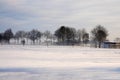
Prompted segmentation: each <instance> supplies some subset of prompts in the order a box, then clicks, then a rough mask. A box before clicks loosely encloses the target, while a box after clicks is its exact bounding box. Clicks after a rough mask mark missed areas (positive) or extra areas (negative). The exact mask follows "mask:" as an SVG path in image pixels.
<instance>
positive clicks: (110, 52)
mask: <svg viewBox="0 0 120 80" xmlns="http://www.w3.org/2000/svg"><path fill="white" fill-rule="evenodd" d="M0 80H120V50H119V49H95V48H82V47H79V46H74V47H72V46H48V47H47V46H39V45H37V46H28V45H27V46H22V45H0Z"/></svg>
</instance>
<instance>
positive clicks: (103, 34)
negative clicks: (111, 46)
mask: <svg viewBox="0 0 120 80" xmlns="http://www.w3.org/2000/svg"><path fill="white" fill-rule="evenodd" d="M91 33H92V36H93V40H94V41H96V42H98V43H99V48H101V43H102V42H104V41H105V40H106V38H107V36H108V31H107V30H106V29H105V28H104V27H103V26H101V25H98V26H96V27H95V28H94V29H93V30H92V31H91Z"/></svg>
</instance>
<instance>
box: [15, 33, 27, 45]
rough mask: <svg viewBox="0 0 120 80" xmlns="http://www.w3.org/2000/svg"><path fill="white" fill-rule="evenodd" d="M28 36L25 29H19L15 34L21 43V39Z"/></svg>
mask: <svg viewBox="0 0 120 80" xmlns="http://www.w3.org/2000/svg"><path fill="white" fill-rule="evenodd" d="M25 36H26V32H25V31H17V32H16V34H15V39H17V42H18V43H19V39H23V38H25Z"/></svg>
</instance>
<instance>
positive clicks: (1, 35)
mask: <svg viewBox="0 0 120 80" xmlns="http://www.w3.org/2000/svg"><path fill="white" fill-rule="evenodd" d="M2 40H3V33H0V43H1V42H2Z"/></svg>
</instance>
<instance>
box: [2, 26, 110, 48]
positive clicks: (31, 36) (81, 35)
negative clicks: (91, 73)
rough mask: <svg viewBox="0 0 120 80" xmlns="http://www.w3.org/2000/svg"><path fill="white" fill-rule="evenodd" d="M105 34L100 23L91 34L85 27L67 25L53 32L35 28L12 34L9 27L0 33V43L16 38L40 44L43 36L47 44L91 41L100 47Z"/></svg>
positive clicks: (106, 32) (85, 42) (76, 43)
mask: <svg viewBox="0 0 120 80" xmlns="http://www.w3.org/2000/svg"><path fill="white" fill-rule="evenodd" d="M107 36H108V31H107V30H106V28H105V27H103V26H101V25H97V26H96V27H95V28H93V29H92V30H91V36H90V33H88V32H87V31H86V29H79V30H76V29H75V28H73V27H68V26H61V27H60V28H58V29H57V30H56V31H55V32H54V34H52V33H51V32H50V31H45V32H44V33H42V32H40V31H39V30H35V29H33V30H31V31H28V32H26V31H17V32H16V33H15V34H13V32H12V30H11V29H7V30H5V31H4V32H3V33H0V43H8V44H10V40H11V39H14V40H16V41H17V42H19V40H24V39H25V40H24V41H26V42H27V41H28V40H31V41H32V43H33V44H35V43H36V41H37V42H38V43H39V44H40V43H41V40H42V39H41V38H42V37H44V38H45V43H46V44H47V45H48V42H49V41H51V42H52V41H53V42H54V43H55V44H57V45H81V44H88V43H90V42H93V43H94V44H95V47H97V46H98V47H99V48H100V47H101V44H102V42H104V41H106V40H107ZM54 40H56V41H54Z"/></svg>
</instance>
